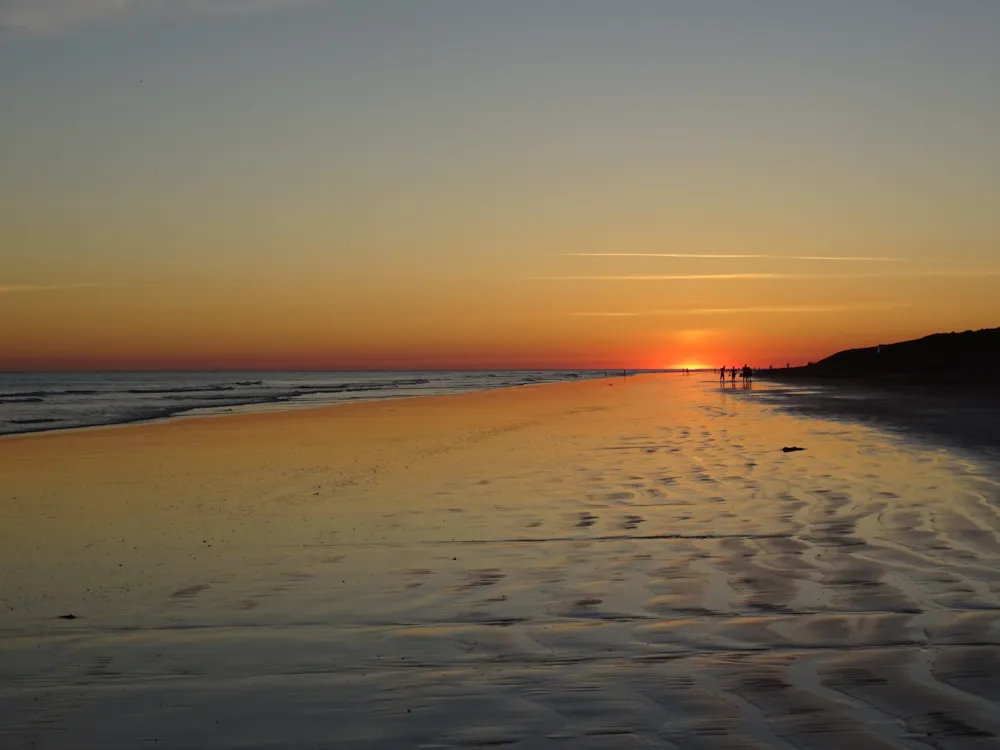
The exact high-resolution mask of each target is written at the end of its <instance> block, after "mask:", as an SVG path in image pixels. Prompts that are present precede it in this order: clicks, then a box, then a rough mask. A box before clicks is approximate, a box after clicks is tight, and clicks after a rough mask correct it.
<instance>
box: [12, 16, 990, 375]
mask: <svg viewBox="0 0 1000 750" xmlns="http://www.w3.org/2000/svg"><path fill="white" fill-rule="evenodd" d="M998 38H1000V2H996V1H995V0H952V1H951V2H948V3H942V2H938V1H937V0H879V1H878V2H872V0H838V2H829V3H804V2H801V0H621V1H620V2H614V3H611V2H605V1H604V0H600V1H598V0H503V2H486V1H485V0H421V1H420V2H415V1H414V0H396V1H395V2H389V1H387V0H0V102H2V105H0V106H2V117H0V370H79V369H86V370H101V369H353V368H362V369H368V368H397V369H414V368H427V369H434V368H460V369H461V368H487V369H488V368H500V367H513V368H519V367H531V368H533V367H553V368H569V367H579V368H583V367H596V368H605V367H608V368H611V367H614V368H619V367H629V368H659V367H675V366H681V367H683V366H700V365H704V366H714V367H718V366H720V365H721V364H723V363H726V364H730V365H732V364H737V365H741V364H742V363H744V362H746V363H750V364H753V365H757V366H768V365H770V364H774V365H775V366H783V365H784V364H785V363H787V362H790V363H792V364H801V363H805V362H806V361H811V360H815V359H819V358H821V357H823V356H826V355H828V354H831V353H833V352H835V351H837V350H840V349H844V348H849V347H854V346H867V345H874V344H879V343H888V342H890V341H896V340H902V339H907V338H914V337H917V336H921V335H926V334H929V333H934V332H938V331H951V330H966V329H970V328H972V329H974V328H984V327H994V326H998V325H1000V295H998V294H997V292H996V290H997V289H1000V212H998V210H997V206H998V203H997V196H998V195H1000V135H998V134H1000V44H997V43H996V40H997V39H998Z"/></svg>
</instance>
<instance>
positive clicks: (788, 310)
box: [568, 302, 913, 318]
mask: <svg viewBox="0 0 1000 750" xmlns="http://www.w3.org/2000/svg"><path fill="white" fill-rule="evenodd" d="M901 307H913V305H912V304H908V303H895V302H871V303H858V304H855V305H786V306H764V307H695V308H689V309H673V310H640V311H637V312H574V313H568V314H569V315H572V316H574V317H585V318H639V317H652V316H660V315H730V314H740V313H780V314H797V313H809V314H813V313H838V312H851V311H854V310H895V309H898V308H901Z"/></svg>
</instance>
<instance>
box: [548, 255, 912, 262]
mask: <svg viewBox="0 0 1000 750" xmlns="http://www.w3.org/2000/svg"><path fill="white" fill-rule="evenodd" d="M562 257H564V258H726V259H734V258H743V259H756V260H761V259H768V260H833V261H859V262H866V263H899V262H902V261H905V260H907V258H858V257H851V256H841V255H766V254H764V255H761V254H747V253H732V254H729V253H724V254H723V253H562Z"/></svg>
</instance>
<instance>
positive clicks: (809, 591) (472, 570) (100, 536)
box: [0, 376, 1000, 750]
mask: <svg viewBox="0 0 1000 750" xmlns="http://www.w3.org/2000/svg"><path fill="white" fill-rule="evenodd" d="M786 445H799V446H803V447H805V448H806V450H805V451H803V452H800V453H791V454H785V453H782V452H781V448H782V447H783V446H786ZM0 477H2V483H3V485H2V487H3V490H2V497H3V506H2V510H0V521H2V523H0V589H2V591H3V592H4V601H3V604H4V606H3V607H2V609H0V670H2V676H3V680H2V686H0V746H4V747H7V746H10V747H18V746H30V743H32V742H37V743H38V744H39V745H40V746H45V747H55V748H92V747H107V748H112V747H121V748H130V747H135V746H142V745H143V744H144V743H146V742H152V741H154V740H156V741H157V744H158V745H159V746H161V747H171V748H205V747H234V748H235V747H247V746H250V745H253V746H254V747H287V746H295V745H299V746H318V747H344V748H408V747H412V748H418V747H482V746H491V745H510V746H513V747H525V748H529V747H530V748H536V747H550V746H552V747H574V748H578V747H580V748H630V747H650V746H653V747H685V748H686V747H697V748H753V747H802V748H843V747H847V746H851V747H854V748H857V749H858V750H860V749H861V748H897V747H898V748H987V747H993V746H995V745H993V744H991V743H996V742H1000V740H998V739H997V737H998V736H1000V719H998V718H997V713H996V711H995V706H996V702H997V701H998V700H1000V678H998V677H997V675H998V674H1000V564H998V563H1000V543H998V535H997V529H998V527H1000V516H998V508H997V503H998V500H1000V492H998V485H997V484H996V481H995V478H996V475H995V474H993V473H992V469H991V468H990V467H988V466H984V465H979V464H976V463H973V462H970V461H969V460H968V459H966V458H963V457H961V456H959V455H957V454H954V453H951V452H948V451H945V450H936V449H932V448H929V447H926V446H918V445H915V444H909V443H907V442H905V441H904V440H902V439H901V438H898V437H895V436H892V435H889V434H886V433H882V432H879V431H877V430H875V429H871V428H868V427H861V426H856V425H849V424H845V423H837V422H824V421H820V420H815V419H804V418H793V417H790V416H786V415H782V414H779V413H777V412H775V411H774V410H772V409H770V408H767V407H765V406H762V405H760V404H757V403H754V402H752V401H750V400H747V399H746V398H744V397H743V395H741V393H740V391H739V389H736V390H732V389H718V388H717V387H716V386H715V383H714V379H713V378H711V377H709V378H707V379H703V378H701V377H692V378H681V377H677V376H648V377H634V378H627V379H623V378H617V379H612V380H607V381H592V382H583V383H573V384H562V385H554V386H539V387H524V388H517V389H509V390H502V391H493V392H486V393H477V394H468V395H462V396H449V397H435V398H422V399H412V400H405V401H393V402H382V403H368V404H353V405H345V406H338V407H335V408H330V409H320V410H315V411H298V412H287V413H269V414H261V415H240V416H232V417H223V418H206V419H188V420H178V421H175V422H171V423H166V424H156V425H144V426H130V427H125V428H113V429H100V430H85V431H79V432H72V433H51V434H46V435H39V436H24V437H16V438H8V439H4V440H0ZM67 614H73V615H74V616H75V617H76V618H77V619H72V620H65V619H58V618H59V617H60V616H62V615H67ZM310 743H311V744H310Z"/></svg>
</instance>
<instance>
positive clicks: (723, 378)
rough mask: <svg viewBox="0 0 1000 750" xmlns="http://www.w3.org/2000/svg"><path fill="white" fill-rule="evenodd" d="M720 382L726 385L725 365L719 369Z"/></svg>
mask: <svg viewBox="0 0 1000 750" xmlns="http://www.w3.org/2000/svg"><path fill="white" fill-rule="evenodd" d="M719 382H720V383H725V382H726V366H725V365H723V366H722V367H720V368H719Z"/></svg>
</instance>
